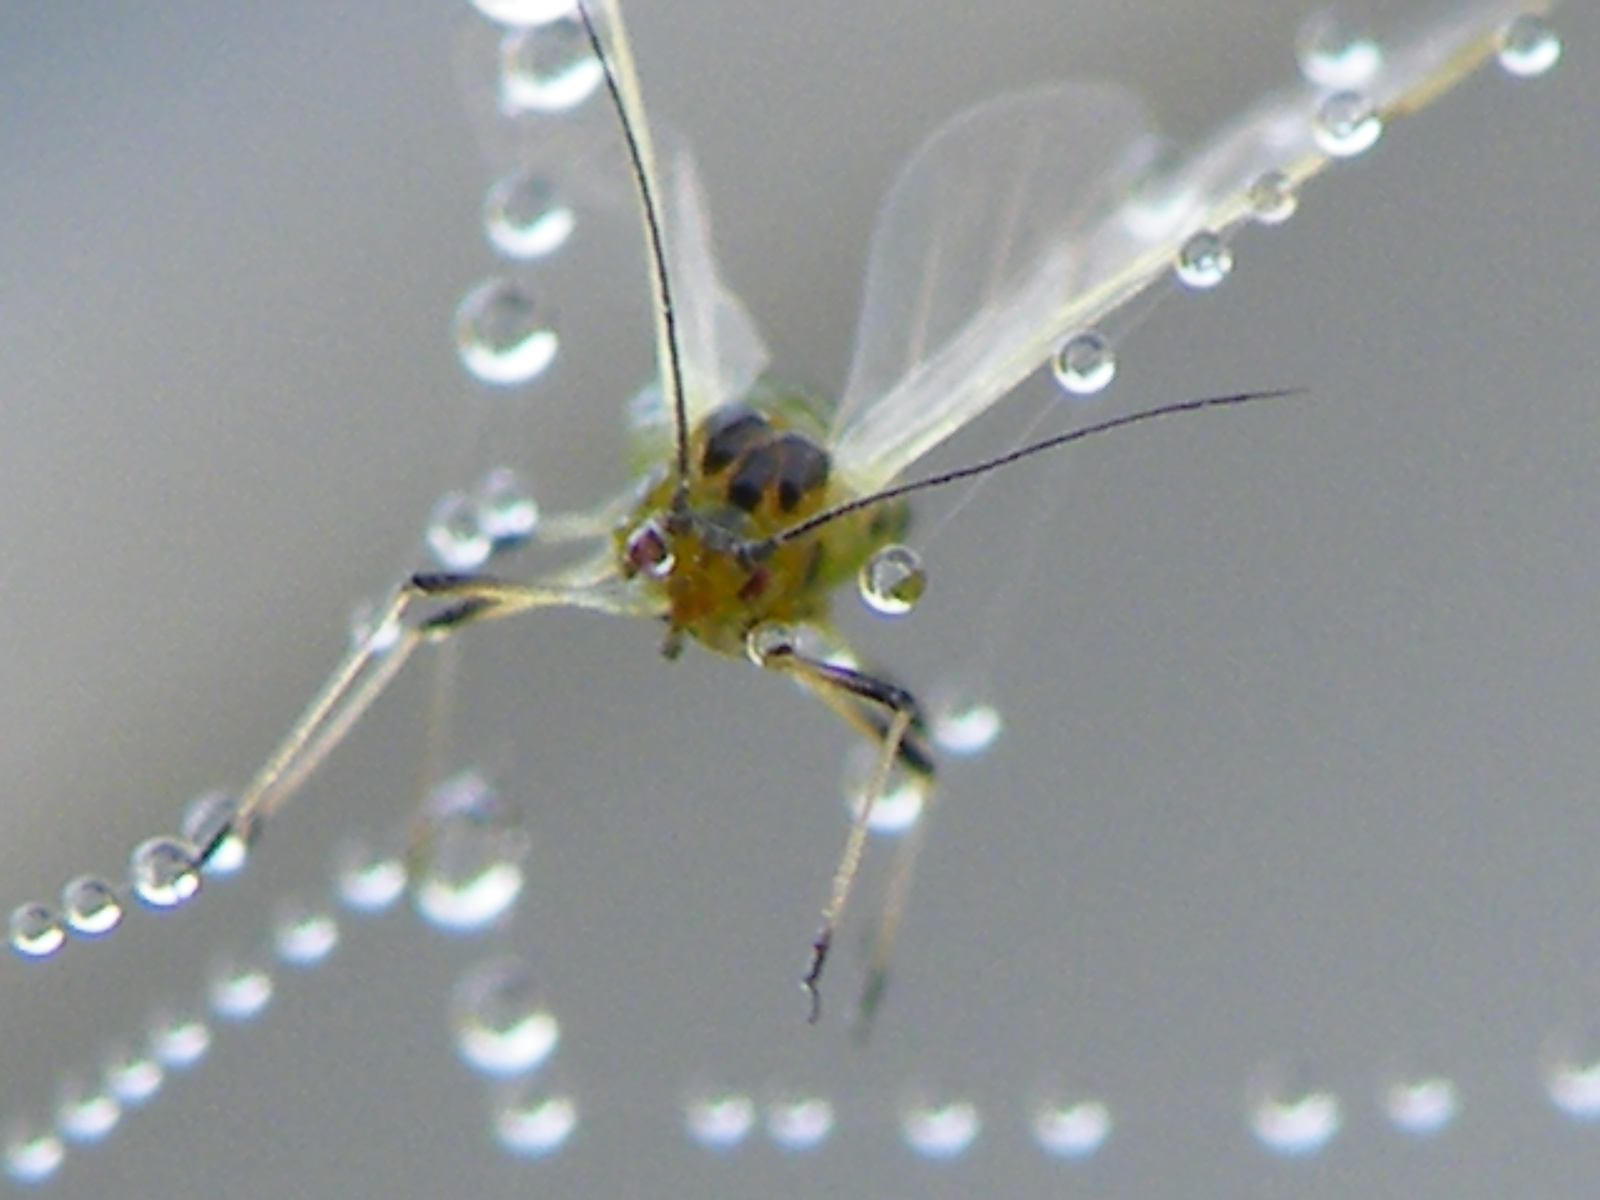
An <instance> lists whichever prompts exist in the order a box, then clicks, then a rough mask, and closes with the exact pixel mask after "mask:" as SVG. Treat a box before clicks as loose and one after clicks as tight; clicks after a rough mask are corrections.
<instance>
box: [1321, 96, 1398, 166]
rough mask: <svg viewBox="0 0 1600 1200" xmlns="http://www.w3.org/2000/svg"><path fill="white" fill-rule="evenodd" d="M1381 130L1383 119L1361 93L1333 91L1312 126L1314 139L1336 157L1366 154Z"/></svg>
mask: <svg viewBox="0 0 1600 1200" xmlns="http://www.w3.org/2000/svg"><path fill="white" fill-rule="evenodd" d="M1382 133H1383V121H1382V120H1381V119H1379V117H1378V114H1377V112H1376V111H1375V110H1374V109H1373V107H1372V102H1371V101H1370V100H1368V99H1367V98H1366V97H1365V96H1363V95H1362V94H1361V93H1360V92H1334V93H1333V95H1331V96H1329V97H1327V98H1326V99H1325V100H1323V102H1322V104H1321V105H1320V106H1319V107H1318V109H1317V115H1316V118H1315V119H1314V120H1313V121H1312V125H1311V136H1312V138H1313V139H1314V140H1315V141H1316V143H1317V145H1318V146H1319V147H1321V148H1322V150H1323V152H1324V153H1325V154H1329V155H1331V156H1333V157H1334V158H1354V157H1355V156H1356V155H1358V154H1364V153H1365V152H1366V151H1368V150H1370V149H1372V147H1373V146H1374V145H1375V144H1376V143H1377V141H1378V138H1379V137H1380V136H1381V135H1382Z"/></svg>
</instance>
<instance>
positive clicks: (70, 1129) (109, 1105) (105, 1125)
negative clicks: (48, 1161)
mask: <svg viewBox="0 0 1600 1200" xmlns="http://www.w3.org/2000/svg"><path fill="white" fill-rule="evenodd" d="M121 1119H122V1105H121V1104H119V1103H118V1102H117V1098H116V1097H115V1096H113V1095H111V1093H110V1092H108V1091H106V1090H105V1087H104V1085H102V1084H101V1083H100V1082H99V1081H98V1080H97V1081H96V1082H94V1083H92V1084H91V1083H86V1082H85V1081H83V1080H80V1079H69V1080H67V1081H65V1082H64V1083H62V1085H61V1088H60V1091H59V1093H58V1097H57V1100H56V1129H57V1131H58V1132H60V1134H61V1136H62V1137H64V1138H66V1139H67V1140H68V1141H70V1142H77V1143H79V1144H80V1145H82V1144H85V1143H89V1142H98V1141H100V1140H101V1139H102V1138H104V1137H105V1136H106V1135H107V1134H109V1133H110V1132H111V1131H112V1130H113V1129H115V1128H116V1127H117V1122H118V1121H120V1120H121Z"/></svg>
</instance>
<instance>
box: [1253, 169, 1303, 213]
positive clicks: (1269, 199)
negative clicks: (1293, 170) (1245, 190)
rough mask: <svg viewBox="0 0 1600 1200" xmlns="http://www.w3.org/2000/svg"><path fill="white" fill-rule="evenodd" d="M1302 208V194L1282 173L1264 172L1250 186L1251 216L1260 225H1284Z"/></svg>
mask: <svg viewBox="0 0 1600 1200" xmlns="http://www.w3.org/2000/svg"><path fill="white" fill-rule="evenodd" d="M1299 206H1300V194H1299V193H1298V192H1297V191H1295V186H1294V183H1293V182H1292V181H1291V180H1290V179H1289V177H1288V176H1287V175H1285V174H1284V173H1283V172H1282V171H1263V172H1262V173H1261V174H1260V175H1257V176H1256V178H1255V180H1254V181H1253V182H1252V183H1251V184H1250V215H1251V217H1253V218H1254V219H1255V221H1256V224H1258V225H1282V224H1283V223H1284V222H1285V221H1287V220H1288V219H1289V218H1290V217H1292V216H1294V210H1295V209H1296V208H1298V207H1299Z"/></svg>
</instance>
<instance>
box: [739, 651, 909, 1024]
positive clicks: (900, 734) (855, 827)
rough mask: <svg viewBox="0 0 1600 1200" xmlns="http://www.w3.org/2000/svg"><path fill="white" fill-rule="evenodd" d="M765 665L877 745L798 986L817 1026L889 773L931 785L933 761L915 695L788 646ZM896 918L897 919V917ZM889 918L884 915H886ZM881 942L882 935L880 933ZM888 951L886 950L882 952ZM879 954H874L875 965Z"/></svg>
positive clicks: (878, 990) (878, 980)
mask: <svg viewBox="0 0 1600 1200" xmlns="http://www.w3.org/2000/svg"><path fill="white" fill-rule="evenodd" d="M766 665H767V666H769V667H772V668H774V669H776V670H782V671H787V672H789V673H790V674H792V675H793V676H794V677H795V678H796V679H797V680H799V681H800V682H801V683H802V684H804V685H805V686H806V687H807V688H808V689H809V690H810V691H811V692H812V693H813V694H815V695H816V696H817V697H818V698H819V699H820V700H822V701H823V703H825V704H827V705H828V707H829V708H832V709H833V710H834V711H835V712H837V713H838V714H839V715H840V716H841V717H843V718H844V719H845V720H846V721H848V722H849V723H850V724H851V725H852V726H854V727H855V728H856V729H857V730H859V731H860V732H861V733H862V734H863V735H865V736H867V737H869V738H871V739H872V740H873V741H875V742H877V743H878V744H879V753H878V759H877V764H876V766H875V768H874V770H873V773H872V776H871V779H870V781H869V783H868V786H867V790H866V792H865V793H864V795H863V797H862V802H861V806H860V808H858V809H857V811H856V814H855V819H854V820H853V821H852V822H851V825H850V833H849V836H848V837H847V838H846V839H845V845H844V851H843V852H842V853H841V854H840V856H839V865H838V866H837V867H836V868H835V870H834V873H833V884H832V886H831V888H830V889H829V892H828V902H827V904H826V905H825V906H824V907H823V910H822V923H821V925H820V926H819V927H818V930H817V935H816V937H815V938H814V939H813V940H812V943H811V961H810V964H809V966H808V967H807V969H806V973H805V975H804V977H803V978H802V979H801V981H800V983H801V986H802V987H803V988H804V989H805V991H806V994H807V995H808V996H809V997H810V998H811V1012H810V1015H809V1018H808V1019H809V1020H810V1021H811V1022H812V1023H813V1024H815V1023H816V1021H817V1020H818V1019H819V1018H820V1016H821V1015H822V993H821V991H820V986H819V985H820V983H821V980H822V972H823V968H824V967H825V966H826V965H827V961H828V955H829V952H830V951H831V950H832V947H833V938H834V934H835V932H836V931H837V930H838V927H839V922H840V920H841V919H842V918H843V916H844V909H845V905H846V903H847V902H848V901H849V899H850V889H851V887H852V885H853V884H854V883H855V878H856V875H857V873H858V872H859V870H860V867H861V855H862V853H863V851H864V850H865V848H866V841H867V831H868V828H869V826H870V823H871V820H872V811H873V808H874V806H875V805H876V804H877V802H878V800H879V799H880V798H881V797H882V796H883V794H884V792H885V791H886V790H887V788H888V783H889V773H890V771H891V770H892V769H893V768H894V766H895V763H896V762H897V761H898V762H899V763H900V764H901V765H902V766H903V767H904V768H905V769H906V770H908V771H910V772H911V773H912V774H913V775H915V776H917V777H918V778H919V779H921V780H923V781H925V782H929V783H931V781H932V779H933V763H932V760H931V759H930V758H929V757H928V754H927V751H926V748H925V747H924V746H923V745H922V741H921V738H920V736H917V735H916V734H915V732H914V730H915V728H916V727H917V726H918V725H919V724H920V723H921V710H920V708H919V707H918V705H917V701H916V697H915V696H913V695H912V694H911V693H910V692H908V691H906V690H905V689H904V688H902V687H900V686H899V685H897V684H894V683H891V682H889V681H888V680H886V679H882V678H880V677H878V676H876V675H870V674H868V673H866V672H865V671H860V670H857V669H855V668H853V667H844V666H839V665H838V664H836V663H830V662H826V661H824V660H821V659H817V658H811V657H808V656H806V655H804V654H801V653H800V652H799V651H798V650H795V649H793V648H788V649H786V650H785V651H784V652H782V653H779V654H773V655H771V656H769V657H768V658H767V660H766ZM895 919H896V920H898V917H897V916H896V918H895ZM886 920H887V914H886ZM879 942H880V944H881V942H882V937H881V934H880V938H879ZM884 952H885V953H886V949H885V951H884ZM878 958H879V955H878V954H876V953H875V955H874V962H875V967H876V966H877V965H878ZM881 976H882V973H881V971H878V973H877V974H876V975H875V977H874V980H873V982H872V983H871V985H870V986H871V987H872V994H871V996H870V997H863V1005H865V1004H866V1003H867V1002H868V1000H869V999H870V1001H871V1003H872V1004H873V1005H874V1006H875V1005H876V1002H877V998H878V997H879V996H881V994H882V990H883V986H882V977H881Z"/></svg>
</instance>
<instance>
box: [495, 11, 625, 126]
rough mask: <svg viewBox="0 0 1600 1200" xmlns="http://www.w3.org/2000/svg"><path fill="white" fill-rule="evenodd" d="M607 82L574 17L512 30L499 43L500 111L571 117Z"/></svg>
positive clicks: (582, 28)
mask: <svg viewBox="0 0 1600 1200" xmlns="http://www.w3.org/2000/svg"><path fill="white" fill-rule="evenodd" d="M604 80H605V70H604V68H603V67H601V65H600V60H599V59H597V58H596V57H595V56H594V49H593V47H592V46H590V44H589V34H588V31H587V30H585V29H584V27H583V23H582V22H581V21H579V20H578V19H577V18H576V17H574V16H570V15H569V16H564V17H560V18H557V19H555V20H552V21H547V22H545V23H544V24H542V25H538V26H534V27H530V28H524V29H512V30H508V31H507V32H506V34H505V36H504V37H503V38H501V39H500V106H501V108H502V109H504V110H505V112H506V113H507V114H509V115H513V116H514V115H516V114H517V113H524V112H536V113H560V112H567V111H569V110H571V109H574V108H576V107H577V106H578V105H580V104H582V103H583V102H584V101H585V100H587V99H588V98H589V97H590V96H592V95H593V94H594V90H595V89H596V88H597V87H599V86H600V84H601V83H602V82H603V81H604Z"/></svg>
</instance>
